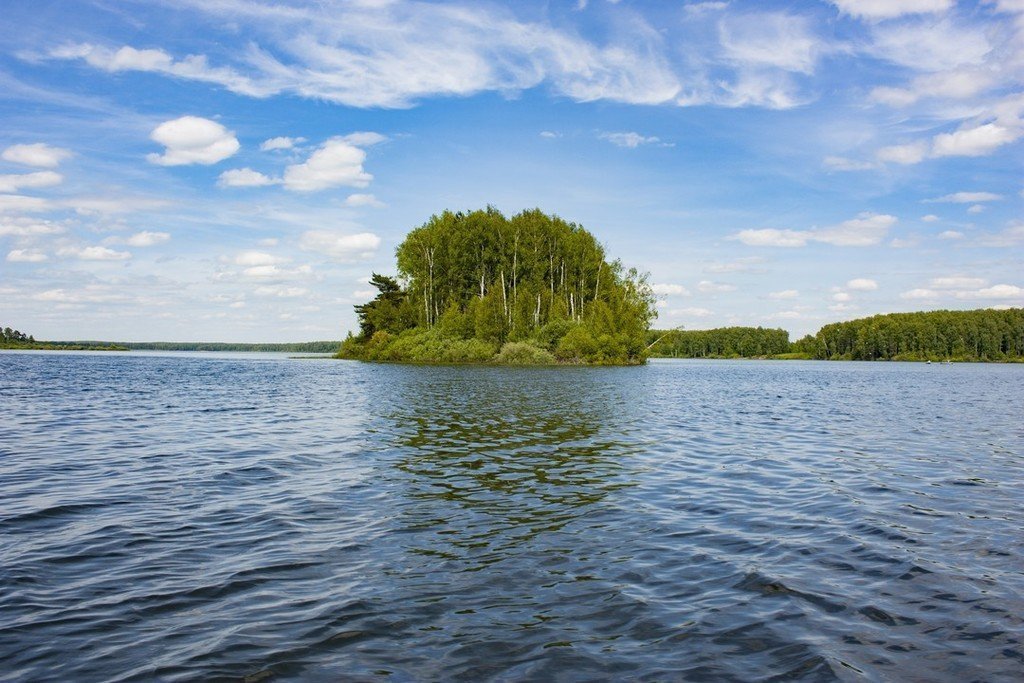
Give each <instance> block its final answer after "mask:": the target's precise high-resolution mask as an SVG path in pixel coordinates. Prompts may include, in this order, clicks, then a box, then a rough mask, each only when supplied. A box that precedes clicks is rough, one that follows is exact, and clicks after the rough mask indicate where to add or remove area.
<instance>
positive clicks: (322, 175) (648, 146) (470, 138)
mask: <svg viewBox="0 0 1024 683" xmlns="http://www.w3.org/2000/svg"><path fill="white" fill-rule="evenodd" d="M0 122H2V125H0V301H2V304H0V324H3V325H5V326H6V325H10V326H12V327H17V328H19V329H21V330H23V331H26V332H30V333H33V334H35V335H36V336H37V337H39V338H49V339H85V338H88V339H119V340H131V341H136V340H138V341H143V340H210V341H212V340H217V341H302V340H308V339H338V338H341V337H342V336H343V335H344V333H345V332H346V331H347V330H349V329H353V328H355V326H356V325H355V317H354V314H353V311H352V306H353V304H357V303H362V302H363V301H365V300H366V299H368V298H369V297H370V296H372V293H371V292H369V291H368V290H369V287H368V286H367V284H366V280H367V278H368V276H369V275H370V273H371V272H372V271H380V272H389V273H390V272H393V269H394V263H393V253H394V248H395V246H396V245H397V244H398V243H399V242H400V241H401V239H402V238H403V236H404V235H405V233H406V232H408V230H409V229H411V228H413V227H415V226H417V225H419V224H421V223H423V222H424V221H425V220H426V219H427V218H428V217H429V216H430V215H431V214H433V213H436V212H439V211H441V210H443V209H446V208H450V209H473V208H479V207H483V206H484V205H486V204H488V203H490V204H494V205H496V206H497V207H498V208H500V209H501V210H502V211H504V212H506V213H507V214H511V213H515V212H517V211H519V210H521V209H524V208H532V207H540V208H541V209H543V210H545V211H547V212H553V213H557V214H559V215H561V216H563V217H564V218H566V219H569V220H573V221H576V222H579V223H581V224H583V225H584V226H585V227H587V228H588V229H589V230H591V231H592V232H593V233H595V234H596V235H597V236H598V238H599V239H600V240H601V241H602V242H604V243H605V245H606V246H607V248H608V250H609V252H610V254H611V255H613V256H616V257H620V258H622V260H623V261H624V262H625V263H626V264H627V265H632V266H637V267H638V268H640V269H641V270H646V271H649V272H650V273H651V280H652V282H653V283H654V284H655V289H656V291H657V292H658V295H659V311H660V318H659V321H658V325H659V326H664V327H668V326H674V325H685V326H686V327H687V328H689V329H698V328H707V327H714V326H720V325H735V324H749V325H768V326H777V327H783V328H785V329H788V330H790V331H791V333H793V334H794V335H802V334H804V333H806V332H811V331H814V330H816V329H817V328H818V327H819V326H820V325H822V324H823V323H826V322H831V321H835V320H841V319H848V318H853V317H861V316H864V315H870V314H874V313H881V312H891V311H908V310H927V309H935V308H979V307H989V306H1004V307H1005V306H1021V305H1024V268H1022V265H1024V259H1022V256H1024V253H1022V248H1024V154H1022V150H1024V144H1022V141H1024V0H981V1H979V2H964V1H961V2H955V1H954V0H831V1H824V0H822V1H819V2H797V1H790V2H743V1H738V0H733V1H730V2H681V1H680V2H670V1H660V0H659V1H657V2H638V1H631V0H620V1H619V2H610V1H608V0H589V1H588V2H578V1H572V2H527V1H524V2H508V3H487V2H465V3H458V2H407V1H405V0H394V1H388V0H361V1H353V2H315V3H313V2H310V3H300V2H274V3H271V2H256V1H246V2H242V1H241V0H194V1H193V0H174V1H173V2H171V1H168V2H153V1H146V2H142V1H140V2H130V1H117V0H95V1H92V2H89V1H76V2H70V1H64V2H51V1H48V0H36V1H34V2H31V3H29V2H21V3H8V4H7V5H5V8H4V13H3V16H2V17H0Z"/></svg>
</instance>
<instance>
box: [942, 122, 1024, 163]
mask: <svg viewBox="0 0 1024 683" xmlns="http://www.w3.org/2000/svg"><path fill="white" fill-rule="evenodd" d="M1022 134H1024V133H1022V132H1021V131H1020V130H1016V129H1010V128H1007V127H1005V126H1000V125H999V124H996V123H986V124H984V125H981V126H975V127H973V128H961V129H960V130H958V131H956V132H954V133H942V134H940V135H936V136H935V138H934V140H933V143H932V155H933V156H936V157H948V156H963V157H980V156H985V155H986V154H991V153H992V152H994V151H995V150H997V149H998V148H1000V147H1002V146H1003V145H1006V144H1009V143H1011V142H1014V141H1015V140H1017V139H1018V138H1020V137H1021V135H1022Z"/></svg>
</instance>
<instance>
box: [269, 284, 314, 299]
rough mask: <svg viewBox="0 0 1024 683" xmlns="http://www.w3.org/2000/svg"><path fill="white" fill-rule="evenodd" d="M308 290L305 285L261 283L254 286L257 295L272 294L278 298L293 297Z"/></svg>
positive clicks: (301, 294)
mask: <svg viewBox="0 0 1024 683" xmlns="http://www.w3.org/2000/svg"><path fill="white" fill-rule="evenodd" d="M307 294H309V290H308V289H306V288H305V287H285V286H282V285H263V286H261V287H257V288H256V295H257V296H273V297H277V298H279V299H294V298H296V297H300V296H306V295H307Z"/></svg>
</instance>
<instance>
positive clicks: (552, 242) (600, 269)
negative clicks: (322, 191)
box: [341, 207, 656, 364]
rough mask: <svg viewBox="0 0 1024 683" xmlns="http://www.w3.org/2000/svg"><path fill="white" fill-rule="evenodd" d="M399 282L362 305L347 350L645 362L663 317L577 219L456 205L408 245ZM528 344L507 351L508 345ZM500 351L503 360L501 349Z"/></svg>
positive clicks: (384, 355) (381, 283)
mask: <svg viewBox="0 0 1024 683" xmlns="http://www.w3.org/2000/svg"><path fill="white" fill-rule="evenodd" d="M396 257H397V270H398V274H397V277H389V276H385V275H380V274H376V273H375V274H374V275H373V278H372V279H371V284H372V285H373V286H374V287H375V288H376V289H377V291H378V294H377V296H376V298H374V299H373V300H372V301H370V302H369V303H366V304H363V305H361V306H357V307H356V313H357V315H358V317H359V327H360V332H359V335H358V336H357V337H353V338H351V339H350V340H347V341H346V343H345V344H344V345H343V347H342V352H341V355H342V356H345V357H355V358H364V359H369V360H408V361H428V362H429V361H434V362H459V361H487V360H497V361H498V362H550V361H553V360H557V361H559V362H565V363H609V364H629V363H641V362H643V361H644V359H645V358H646V345H645V343H644V334H645V333H646V331H647V328H648V327H649V326H650V323H651V321H652V320H653V318H654V317H655V315H656V314H655V309H654V296H653V294H652V292H651V290H650V287H649V286H648V285H647V280H646V277H645V276H643V275H640V274H639V273H638V272H637V271H636V270H635V269H632V270H626V269H625V268H624V267H623V266H622V264H621V263H620V262H619V261H608V260H607V257H606V254H605V250H604V247H603V246H601V244H600V243H599V242H598V241H597V239H595V237H594V236H593V235H592V234H590V233H589V232H587V231H586V230H585V229H584V228H583V227H582V226H580V225H577V224H576V223H570V222H567V221H565V220H563V219H561V218H559V217H557V216H552V215H548V214H545V213H543V212H542V211H540V210H539V209H532V210H528V211H523V212H521V213H519V214H516V215H515V216H512V217H511V218H506V217H505V216H504V215H502V214H501V213H500V212H499V211H498V210H497V209H495V208H493V207H487V208H486V209H482V210H478V211H471V212H468V213H464V212H451V211H445V212H443V213H441V214H439V215H435V216H432V217H431V218H430V220H428V221H427V222H426V223H424V224H423V225H421V226H420V227H418V228H415V229H414V230H412V231H411V232H410V233H409V234H408V235H407V236H406V238H405V240H404V241H403V242H402V243H401V244H400V245H399V246H398V248H397V249H396ZM508 343H516V344H519V346H516V347H514V348H509V349H504V351H505V352H504V353H501V352H502V350H503V347H504V345H506V344H508ZM499 354H500V355H499Z"/></svg>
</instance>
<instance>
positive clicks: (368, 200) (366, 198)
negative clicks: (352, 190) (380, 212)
mask: <svg viewBox="0 0 1024 683" xmlns="http://www.w3.org/2000/svg"><path fill="white" fill-rule="evenodd" d="M345 206H373V207H377V208H380V207H382V206H385V204H384V202H382V201H380V200H379V199H377V198H376V197H374V196H373V195H372V194H360V193H358V192H357V193H356V194H350V195H349V196H348V197H346V198H345Z"/></svg>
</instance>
